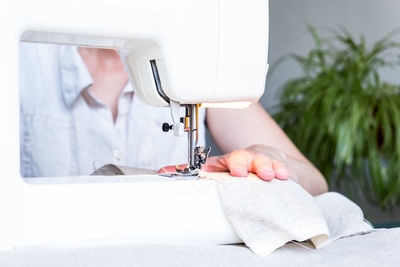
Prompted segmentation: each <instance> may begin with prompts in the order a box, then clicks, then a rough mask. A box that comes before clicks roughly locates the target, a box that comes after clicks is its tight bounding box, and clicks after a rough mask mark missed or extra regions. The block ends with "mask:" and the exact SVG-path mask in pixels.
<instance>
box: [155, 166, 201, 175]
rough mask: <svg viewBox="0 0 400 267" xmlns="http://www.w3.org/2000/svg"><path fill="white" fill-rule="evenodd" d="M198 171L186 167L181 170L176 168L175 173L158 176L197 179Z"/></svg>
mask: <svg viewBox="0 0 400 267" xmlns="http://www.w3.org/2000/svg"><path fill="white" fill-rule="evenodd" d="M199 172H200V169H190V168H188V167H186V168H185V169H183V170H181V169H179V168H178V166H176V172H168V173H161V174H159V175H161V176H165V177H197V176H198V175H199Z"/></svg>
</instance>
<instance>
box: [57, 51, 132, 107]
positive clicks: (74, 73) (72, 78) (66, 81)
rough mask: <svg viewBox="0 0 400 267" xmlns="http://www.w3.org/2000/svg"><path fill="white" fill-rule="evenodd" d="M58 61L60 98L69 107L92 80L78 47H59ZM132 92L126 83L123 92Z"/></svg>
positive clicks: (129, 84)
mask: <svg viewBox="0 0 400 267" xmlns="http://www.w3.org/2000/svg"><path fill="white" fill-rule="evenodd" d="M59 59H60V65H61V88H62V97H63V100H64V103H65V104H66V105H67V106H68V107H70V106H71V105H72V104H73V103H74V102H75V100H76V99H77V98H78V97H79V95H80V94H81V92H82V90H84V89H86V88H88V87H89V86H90V85H92V84H93V78H92V76H91V75H90V73H89V71H88V69H87V67H86V65H85V63H84V62H83V60H82V57H81V55H80V54H79V51H78V47H75V46H61V48H60V57H59ZM133 91H134V89H133V86H132V84H131V82H128V83H127V84H126V86H125V88H124V90H123V92H124V93H132V92H133Z"/></svg>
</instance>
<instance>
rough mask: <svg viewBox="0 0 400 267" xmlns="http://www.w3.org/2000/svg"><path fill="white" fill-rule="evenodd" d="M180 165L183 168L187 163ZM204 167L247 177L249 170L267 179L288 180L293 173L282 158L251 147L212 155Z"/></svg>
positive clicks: (170, 168) (161, 170)
mask: <svg viewBox="0 0 400 267" xmlns="http://www.w3.org/2000/svg"><path fill="white" fill-rule="evenodd" d="M179 167H180V168H182V169H183V168H184V167H186V165H180V166H179ZM202 169H203V170H205V171H207V172H223V171H229V172H230V174H231V175H232V176H235V177H246V176H247V175H248V173H249V172H252V173H254V174H256V175H257V176H258V177H259V178H261V179H263V180H265V181H271V180H272V179H274V178H277V179H280V180H286V179H288V178H289V177H290V175H291V174H290V172H289V170H288V168H287V167H286V166H285V164H284V163H283V162H282V161H281V160H278V159H276V158H273V157H272V156H269V155H265V154H263V153H259V152H257V150H254V149H252V148H251V147H250V148H248V149H243V150H236V151H233V152H231V153H228V154H225V155H222V156H216V157H210V158H209V159H208V161H207V163H206V164H205V165H203V167H202ZM174 171H176V169H175V166H167V167H164V168H162V169H160V170H159V173H164V172H174Z"/></svg>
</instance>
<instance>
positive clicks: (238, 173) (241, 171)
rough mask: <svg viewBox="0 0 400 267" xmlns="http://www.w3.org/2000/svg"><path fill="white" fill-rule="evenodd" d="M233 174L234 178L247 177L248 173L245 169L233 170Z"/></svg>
mask: <svg viewBox="0 0 400 267" xmlns="http://www.w3.org/2000/svg"><path fill="white" fill-rule="evenodd" d="M231 174H232V176H237V177H246V176H247V174H248V172H247V170H246V169H245V168H233V169H231Z"/></svg>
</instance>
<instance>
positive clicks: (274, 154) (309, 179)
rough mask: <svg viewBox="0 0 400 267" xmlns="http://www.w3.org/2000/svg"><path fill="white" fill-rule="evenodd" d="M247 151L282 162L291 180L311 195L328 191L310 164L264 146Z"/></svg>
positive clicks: (323, 181)
mask: <svg viewBox="0 0 400 267" xmlns="http://www.w3.org/2000/svg"><path fill="white" fill-rule="evenodd" d="M247 149H248V150H250V151H252V152H254V153H258V154H264V155H267V156H268V157H270V158H272V159H278V160H280V161H282V162H283V163H284V164H285V165H286V167H287V168H288V170H289V172H290V173H291V178H292V179H293V180H295V181H296V182H297V183H298V184H299V185H301V186H302V187H303V188H304V189H305V190H306V191H307V192H309V193H310V194H311V195H313V196H315V195H319V194H322V193H325V192H327V191H328V185H327V183H326V181H325V178H324V177H323V175H322V174H321V173H320V172H319V171H318V169H317V168H315V167H314V165H312V163H311V162H309V161H303V160H300V159H296V158H294V157H292V156H289V155H287V154H285V153H283V152H281V151H280V150H278V149H276V148H273V147H270V146H266V145H261V144H259V145H253V146H251V147H249V148H247Z"/></svg>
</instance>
